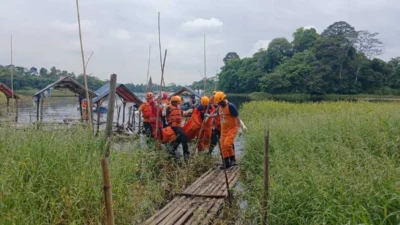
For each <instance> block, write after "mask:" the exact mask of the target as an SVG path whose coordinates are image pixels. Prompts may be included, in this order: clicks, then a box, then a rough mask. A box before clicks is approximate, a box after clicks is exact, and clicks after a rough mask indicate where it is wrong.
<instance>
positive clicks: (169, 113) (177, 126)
mask: <svg viewBox="0 0 400 225" xmlns="http://www.w3.org/2000/svg"><path fill="white" fill-rule="evenodd" d="M180 102H181V97H179V96H172V97H171V104H169V105H168V107H167V108H166V119H167V121H168V127H166V128H164V129H163V132H164V130H165V135H169V136H168V137H165V138H164V136H163V142H165V143H170V145H169V147H168V150H169V153H170V154H171V156H172V157H174V158H176V150H177V148H178V146H179V145H180V144H182V149H183V155H184V157H185V159H188V158H189V155H190V152H189V147H188V143H187V138H186V134H185V132H184V131H183V129H182V111H181V108H180V106H179V104H180ZM171 130H172V131H173V134H172V133H171ZM163 135H164V133H163Z"/></svg>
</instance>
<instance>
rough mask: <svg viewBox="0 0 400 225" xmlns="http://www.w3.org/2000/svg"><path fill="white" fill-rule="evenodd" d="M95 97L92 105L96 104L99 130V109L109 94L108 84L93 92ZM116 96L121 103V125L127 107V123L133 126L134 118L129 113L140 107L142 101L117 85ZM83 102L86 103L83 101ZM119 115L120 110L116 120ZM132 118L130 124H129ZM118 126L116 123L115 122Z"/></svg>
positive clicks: (125, 88) (121, 85)
mask: <svg viewBox="0 0 400 225" xmlns="http://www.w3.org/2000/svg"><path fill="white" fill-rule="evenodd" d="M95 93H96V95H97V96H96V97H95V98H93V99H92V102H93V104H96V111H97V129H99V124H100V107H101V105H102V104H103V102H104V99H105V98H107V97H108V95H109V94H110V84H109V83H107V84H105V85H103V86H102V87H101V88H99V89H98V90H96V91H95ZM116 94H117V96H118V97H119V98H120V100H121V102H122V124H123V125H124V124H125V109H126V106H127V105H128V106H129V118H128V123H129V124H135V121H134V119H135V117H134V115H132V117H131V111H132V109H133V107H135V106H136V107H138V106H139V105H141V104H142V103H143V102H142V100H141V99H140V98H139V97H137V96H136V95H135V94H134V93H132V92H131V91H130V90H129V89H128V88H127V87H126V86H125V85H123V84H120V83H117V86H116ZM83 101H86V99H84V100H83ZM120 113H121V110H119V111H118V118H119V114H120ZM131 118H132V122H131ZM117 126H118V122H117Z"/></svg>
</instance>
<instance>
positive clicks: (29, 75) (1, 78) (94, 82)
mask: <svg viewBox="0 0 400 225" xmlns="http://www.w3.org/2000/svg"><path fill="white" fill-rule="evenodd" d="M11 72H12V73H13V85H14V89H15V90H28V89H36V90H40V89H43V88H45V87H46V86H47V85H49V84H51V83H54V82H55V81H57V80H58V79H59V78H60V77H62V76H70V77H72V78H73V79H75V80H76V81H78V82H79V83H81V84H84V77H83V75H82V74H79V75H76V74H75V73H73V72H72V73H70V72H68V71H66V70H60V69H57V68H56V67H54V66H53V67H51V68H50V70H48V69H46V68H40V69H39V70H38V69H37V68H36V67H31V68H24V67H21V66H12V65H6V66H2V65H0V83H4V84H5V85H7V86H9V87H11ZM87 81H88V87H89V89H90V90H93V91H95V90H97V89H99V88H100V87H101V86H103V85H104V84H106V83H108V82H109V81H108V80H100V79H99V78H97V77H96V76H92V75H88V76H87ZM125 86H126V87H127V88H128V89H129V90H131V91H132V92H145V91H146V87H147V85H146V84H133V83H127V84H125ZM181 87H182V86H180V85H177V84H174V83H171V84H168V85H166V86H165V87H163V88H164V89H165V90H167V91H177V90H178V89H179V88H181ZM150 88H151V91H157V90H160V86H159V85H156V84H152V85H151V87H150Z"/></svg>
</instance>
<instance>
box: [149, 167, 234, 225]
mask: <svg viewBox="0 0 400 225" xmlns="http://www.w3.org/2000/svg"><path fill="white" fill-rule="evenodd" d="M239 175H240V170H239V167H234V168H231V169H229V170H227V176H228V183H229V188H232V187H234V186H235V185H236V183H237V181H238V179H239ZM227 197H228V190H227V189H226V181H225V174H224V171H223V170H220V169H214V170H212V169H210V170H209V171H207V172H206V173H204V174H203V175H202V176H201V177H200V178H199V179H197V180H196V181H195V182H193V184H191V185H190V186H189V187H187V188H186V189H185V190H184V191H183V192H182V193H178V194H177V196H175V198H174V199H173V200H172V201H171V202H169V203H168V204H167V205H166V206H165V207H164V208H162V209H161V210H159V211H158V212H157V213H156V214H155V215H153V216H152V217H151V218H149V219H148V220H147V221H145V222H144V224H146V225H153V224H154V225H155V224H157V225H167V224H176V225H179V224H210V223H211V222H212V221H213V219H214V218H215V217H216V215H217V213H218V211H219V209H220V208H221V207H222V205H223V203H224V201H225V199H226V198H227Z"/></svg>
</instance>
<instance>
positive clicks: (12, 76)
mask: <svg viewBox="0 0 400 225" xmlns="http://www.w3.org/2000/svg"><path fill="white" fill-rule="evenodd" d="M10 44H11V45H10V47H11V67H10V74H11V99H13V98H14V96H15V95H14V65H13V37H12V35H11V43H10ZM14 100H15V99H14ZM14 103H15V102H14ZM12 112H14V105H12Z"/></svg>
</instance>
